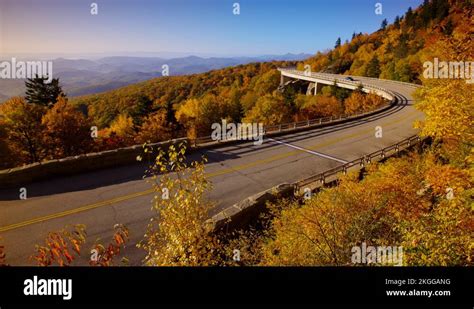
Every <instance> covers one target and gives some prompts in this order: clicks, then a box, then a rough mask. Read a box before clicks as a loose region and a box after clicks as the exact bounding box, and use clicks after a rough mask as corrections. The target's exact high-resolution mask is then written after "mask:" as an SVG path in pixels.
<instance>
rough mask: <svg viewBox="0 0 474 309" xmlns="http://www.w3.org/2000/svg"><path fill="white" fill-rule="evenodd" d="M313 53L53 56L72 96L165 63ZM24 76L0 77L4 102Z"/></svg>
mask: <svg viewBox="0 0 474 309" xmlns="http://www.w3.org/2000/svg"><path fill="white" fill-rule="evenodd" d="M310 56H311V55H309V54H285V55H262V56H256V57H229V58H224V57H209V58H203V57H198V56H186V57H180V58H171V59H165V58H160V57H133V56H111V57H104V58H100V59H95V60H89V59H66V58H57V59H54V60H53V73H54V77H59V80H60V82H61V85H62V86H63V89H64V91H65V92H66V93H67V94H68V95H69V96H79V95H85V94H92V93H98V92H103V91H107V90H111V89H115V88H119V87H122V86H125V85H129V84H133V83H137V82H140V81H144V80H147V79H151V78H155V77H159V76H161V72H162V70H163V65H168V67H169V74H170V75H171V76H172V75H186V74H194V73H202V72H206V71H210V70H215V69H220V68H223V67H227V66H235V65H239V64H247V63H250V62H262V61H271V60H302V59H306V58H308V57H310ZM24 92H25V87H24V80H0V102H1V101H4V100H6V99H7V98H8V97H11V96H16V95H24Z"/></svg>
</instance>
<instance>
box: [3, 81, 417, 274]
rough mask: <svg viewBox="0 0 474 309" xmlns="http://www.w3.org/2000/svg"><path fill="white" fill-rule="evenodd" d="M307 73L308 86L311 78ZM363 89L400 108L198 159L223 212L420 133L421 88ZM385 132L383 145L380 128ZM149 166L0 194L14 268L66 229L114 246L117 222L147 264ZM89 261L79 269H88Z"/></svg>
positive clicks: (131, 255)
mask: <svg viewBox="0 0 474 309" xmlns="http://www.w3.org/2000/svg"><path fill="white" fill-rule="evenodd" d="M296 74H297V75H298V74H301V77H302V79H303V76H304V74H303V73H302V72H300V73H296ZM346 77H347V76H341V75H339V76H337V75H332V74H319V75H318V78H319V79H326V80H327V81H330V82H332V81H334V78H338V79H340V80H344V79H345V78H346ZM352 77H353V79H354V80H355V81H356V82H360V83H362V84H364V85H369V86H370V85H372V86H377V87H382V88H385V89H387V90H389V91H391V92H392V93H393V94H395V96H396V97H397V99H398V102H397V104H396V105H394V106H393V107H391V108H390V109H387V110H385V111H383V112H381V113H378V114H376V115H371V116H368V117H365V118H363V119H357V120H353V121H350V122H345V123H339V124H335V125H332V126H326V127H320V128H313V129H309V130H306V131H300V132H298V133H290V134H286V135H282V136H279V137H274V138H264V142H263V144H262V145H254V143H253V142H242V143H239V144H233V145H223V146H222V147H219V148H214V149H203V150H199V151H196V152H193V153H192V154H191V158H192V159H199V158H200V157H201V156H202V155H206V156H207V157H208V159H209V162H208V163H207V164H206V173H207V175H208V176H209V177H210V179H211V181H212V183H213V190H212V192H211V194H210V198H211V199H212V200H213V201H215V202H216V208H215V211H216V212H217V211H220V210H222V209H224V208H226V207H228V206H230V205H232V204H233V203H236V202H238V201H240V200H242V199H244V198H246V197H248V196H250V195H252V194H255V193H258V192H260V191H263V190H266V189H269V188H271V187H273V186H275V185H278V184H280V183H284V182H294V181H297V180H300V179H303V178H306V177H309V176H311V175H313V174H317V173H320V172H323V171H325V170H327V169H330V168H333V167H336V166H338V165H341V164H343V163H344V162H345V161H351V160H353V159H356V158H358V157H361V156H363V155H365V154H368V153H371V152H374V151H376V150H379V149H381V148H383V147H386V146H389V145H391V144H394V143H396V142H398V141H400V140H402V139H404V138H407V137H409V136H412V135H414V134H416V133H417V130H415V129H414V128H413V122H414V121H415V120H418V119H423V114H422V113H421V112H419V111H417V110H415V108H414V107H413V103H414V102H413V98H412V92H413V91H414V90H415V88H414V87H413V86H410V85H407V84H403V83H398V82H392V81H386V80H377V79H369V78H364V77H358V76H352ZM377 126H381V127H382V130H383V136H382V138H376V136H375V128H376V127H377ZM145 168H146V167H145V164H144V163H140V162H137V163H136V164H131V165H127V166H121V167H116V168H109V169H104V170H99V171H94V172H88V173H84V174H80V175H74V176H68V177H60V178H54V179H49V180H45V181H40V182H35V183H32V184H28V185H25V186H24V187H26V189H27V192H28V198H27V199H26V200H20V199H19V188H13V189H0V238H1V239H0V244H4V245H5V251H6V255H7V256H6V258H7V263H9V264H10V265H31V264H33V263H32V262H31V261H30V260H29V256H30V255H31V254H32V253H33V252H34V248H35V244H41V243H43V241H44V239H45V237H46V235H47V233H48V232H49V231H56V230H60V229H62V228H64V226H65V225H68V224H69V225H72V224H78V223H80V224H85V225H86V227H87V233H88V242H87V243H86V245H85V247H84V248H89V247H90V246H91V245H92V244H93V243H94V242H95V240H96V239H98V238H100V239H102V242H103V243H108V242H109V240H110V239H111V237H112V232H113V226H114V224H116V223H121V224H125V225H126V226H127V227H128V228H129V229H130V236H131V238H130V242H129V243H128V244H127V247H126V249H125V252H124V254H125V256H127V258H128V259H129V261H130V264H131V265H140V264H141V261H142V259H143V258H144V256H145V252H144V251H142V250H141V249H138V248H136V246H135V244H136V243H137V242H139V241H140V240H141V239H142V238H143V234H144V233H145V229H146V225H147V224H148V222H149V221H150V218H151V217H152V216H153V215H154V213H153V212H152V211H151V200H152V198H153V192H152V190H151V189H150V188H151V185H150V184H149V183H148V182H147V181H146V180H144V179H143V178H142V176H143V174H144V171H145ZM88 258H89V257H88V256H87V254H85V255H83V256H82V257H80V258H79V259H78V260H77V261H76V263H75V264H78V265H81V264H82V265H87V263H88Z"/></svg>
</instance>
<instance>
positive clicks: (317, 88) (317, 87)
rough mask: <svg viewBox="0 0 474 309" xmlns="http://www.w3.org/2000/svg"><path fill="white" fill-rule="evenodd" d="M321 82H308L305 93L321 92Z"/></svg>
mask: <svg viewBox="0 0 474 309" xmlns="http://www.w3.org/2000/svg"><path fill="white" fill-rule="evenodd" d="M322 87H323V85H322V84H318V83H316V82H315V83H309V85H308V89H307V90H306V95H317V94H318V92H321V88H322Z"/></svg>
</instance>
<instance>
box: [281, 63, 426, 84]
mask: <svg viewBox="0 0 474 309" xmlns="http://www.w3.org/2000/svg"><path fill="white" fill-rule="evenodd" d="M278 70H279V71H286V72H290V73H293V74H299V75H303V76H308V75H306V74H305V72H304V71H300V70H296V68H278ZM324 76H326V77H328V76H331V77H333V78H336V79H338V80H340V81H344V82H348V83H350V82H351V81H346V80H341V79H340V77H341V76H344V75H341V74H333V73H321V72H311V73H310V75H309V77H324ZM349 76H355V77H361V78H364V79H368V80H373V81H385V82H390V83H396V84H400V85H403V86H409V87H413V88H418V87H421V85H417V84H413V83H407V82H402V81H398V80H391V79H381V78H374V77H366V76H356V75H348V77H349ZM354 82H355V83H357V81H354Z"/></svg>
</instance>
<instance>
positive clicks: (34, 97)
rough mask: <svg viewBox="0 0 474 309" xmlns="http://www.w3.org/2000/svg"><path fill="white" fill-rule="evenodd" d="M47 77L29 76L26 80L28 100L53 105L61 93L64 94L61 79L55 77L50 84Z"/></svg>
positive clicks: (32, 102)
mask: <svg viewBox="0 0 474 309" xmlns="http://www.w3.org/2000/svg"><path fill="white" fill-rule="evenodd" d="M46 80H47V78H46V77H38V75H36V77H35V78H28V79H27V80H26V82H25V86H26V96H25V97H26V100H27V101H28V103H31V104H38V105H43V106H51V105H54V104H55V103H56V102H57V99H58V97H59V96H60V95H64V93H63V90H62V89H61V86H60V85H59V79H58V78H54V79H53V80H52V81H51V82H50V83H49V84H47V83H46Z"/></svg>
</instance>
